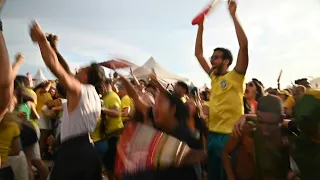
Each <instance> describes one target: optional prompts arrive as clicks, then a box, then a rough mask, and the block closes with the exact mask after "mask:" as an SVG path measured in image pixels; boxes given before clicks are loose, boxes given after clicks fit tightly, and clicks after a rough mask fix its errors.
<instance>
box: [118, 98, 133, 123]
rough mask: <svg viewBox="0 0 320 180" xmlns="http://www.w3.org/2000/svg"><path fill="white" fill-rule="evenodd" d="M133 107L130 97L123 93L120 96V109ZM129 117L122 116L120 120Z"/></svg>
mask: <svg viewBox="0 0 320 180" xmlns="http://www.w3.org/2000/svg"><path fill="white" fill-rule="evenodd" d="M132 107H133V101H132V99H131V98H130V97H129V96H128V95H125V96H123V97H122V98H121V111H123V109H125V108H132ZM128 119H129V117H122V121H126V120H128Z"/></svg>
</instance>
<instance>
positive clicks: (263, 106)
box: [257, 95, 283, 136]
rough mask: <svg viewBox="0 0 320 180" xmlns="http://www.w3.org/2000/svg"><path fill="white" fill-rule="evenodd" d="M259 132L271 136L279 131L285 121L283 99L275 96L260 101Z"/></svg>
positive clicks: (258, 112) (268, 96)
mask: <svg viewBox="0 0 320 180" xmlns="http://www.w3.org/2000/svg"><path fill="white" fill-rule="evenodd" d="M257 117H258V120H257V131H259V132H260V133H261V134H263V135H266V136H269V135H271V134H272V133H273V132H274V131H275V130H279V128H280V126H279V124H280V123H281V122H282V120H283V105H282V102H281V99H280V98H279V97H277V96H274V95H267V96H263V97H261V98H260V99H259V100H258V107H257Z"/></svg>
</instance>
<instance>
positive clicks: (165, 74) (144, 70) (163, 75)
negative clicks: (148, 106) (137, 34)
mask: <svg viewBox="0 0 320 180" xmlns="http://www.w3.org/2000/svg"><path fill="white" fill-rule="evenodd" d="M153 70H154V71H155V73H156V74H157V77H158V78H159V80H160V81H161V82H162V83H166V84H170V83H175V82H177V81H184V82H188V79H187V78H183V77H180V76H178V75H176V74H174V73H172V72H170V71H168V70H167V69H165V68H164V67H162V66H161V65H160V64H159V63H158V62H156V61H155V60H154V58H153V57H150V58H149V60H148V61H147V62H146V63H144V64H143V65H142V66H141V67H138V68H136V69H135V70H134V71H133V74H134V75H135V76H136V77H137V78H138V79H144V80H148V78H149V75H150V73H151V72H152V71H153Z"/></svg>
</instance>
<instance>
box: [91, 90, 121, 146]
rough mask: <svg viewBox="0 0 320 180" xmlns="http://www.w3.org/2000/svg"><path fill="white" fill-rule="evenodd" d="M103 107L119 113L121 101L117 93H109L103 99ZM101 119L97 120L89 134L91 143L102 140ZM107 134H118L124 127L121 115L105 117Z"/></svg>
mask: <svg viewBox="0 0 320 180" xmlns="http://www.w3.org/2000/svg"><path fill="white" fill-rule="evenodd" d="M102 100H103V107H104V108H107V109H114V108H117V109H118V110H119V111H121V109H120V108H121V100H120V98H119V96H118V94H117V93H115V92H113V91H110V92H108V93H107V94H106V95H105V96H104V97H103V98H102ZM100 124H101V118H99V120H98V122H97V125H96V129H95V130H94V132H93V133H91V138H92V140H93V142H97V141H100V140H101V139H102V134H101V133H100ZM106 124H107V132H106V133H107V134H109V135H112V134H113V133H114V132H118V131H119V130H121V129H122V128H123V127H124V126H123V123H122V119H121V115H120V116H119V117H107V123H106Z"/></svg>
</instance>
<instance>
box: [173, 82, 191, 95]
mask: <svg viewBox="0 0 320 180" xmlns="http://www.w3.org/2000/svg"><path fill="white" fill-rule="evenodd" d="M176 85H177V86H180V87H181V88H183V89H184V90H185V91H186V92H185V93H186V94H188V93H189V86H188V85H187V84H186V83H185V82H183V81H178V82H177V84H176Z"/></svg>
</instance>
